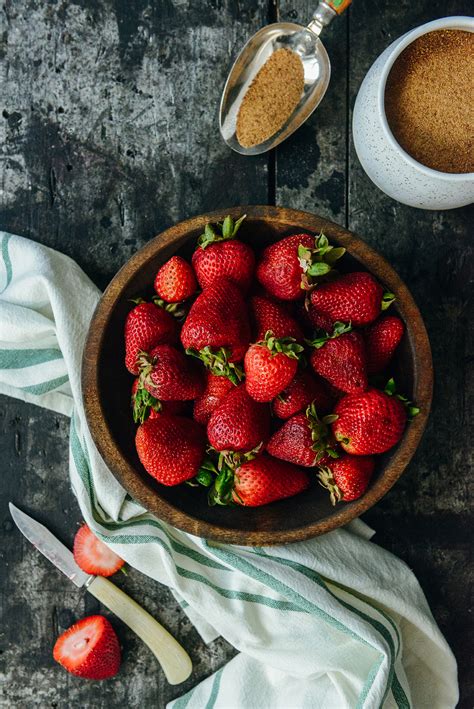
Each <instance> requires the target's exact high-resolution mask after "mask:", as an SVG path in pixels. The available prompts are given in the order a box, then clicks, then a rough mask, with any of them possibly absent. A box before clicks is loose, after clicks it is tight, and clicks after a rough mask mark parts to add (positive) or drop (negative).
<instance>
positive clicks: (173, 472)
mask: <svg viewBox="0 0 474 709" xmlns="http://www.w3.org/2000/svg"><path fill="white" fill-rule="evenodd" d="M135 444H136V447H137V453H138V457H139V458H140V461H141V463H142V465H143V467H144V468H145V470H146V471H147V472H148V473H150V475H152V476H153V477H154V478H156V479H157V480H158V482H160V483H162V484H163V485H178V484H179V483H182V482H184V481H185V480H190V479H191V478H193V477H194V476H195V475H196V473H197V472H198V469H199V466H200V464H201V461H202V459H203V457H204V453H205V450H206V436H205V432H204V429H203V428H202V426H200V425H199V424H198V423H196V421H193V420H192V419H188V418H184V417H183V416H172V415H171V414H162V415H161V416H158V418H156V419H148V420H147V421H145V423H142V424H141V426H139V427H138V430H137V435H136V438H135Z"/></svg>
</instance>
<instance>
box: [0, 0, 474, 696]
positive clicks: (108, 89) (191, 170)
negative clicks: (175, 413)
mask: <svg viewBox="0 0 474 709" xmlns="http://www.w3.org/2000/svg"><path fill="white" fill-rule="evenodd" d="M314 4H315V3H311V2H307V1H305V0H280V2H277V0H273V1H272V0H270V2H269V1H268V0H259V1H255V0H155V1H154V2H151V0H130V1H129V2H128V1H127V0H76V1H75V2H73V1H72V0H49V1H46V0H6V3H5V10H4V12H5V17H6V24H5V32H4V35H3V48H2V56H3V58H4V62H5V66H6V82H5V83H3V87H2V99H3V106H2V111H3V117H2V118H0V120H1V122H2V125H1V127H2V131H5V139H4V141H2V143H3V146H2V147H3V152H4V163H3V167H2V185H1V186H2V193H1V195H2V196H1V198H0V199H1V226H2V228H4V229H6V230H8V231H11V232H14V233H17V234H22V235H25V236H29V237H31V238H32V239H34V240H37V241H40V242H42V243H44V244H47V245H49V246H52V247H54V248H56V249H59V250H60V251H63V252H65V253H67V254H69V255H70V256H72V257H73V258H74V259H76V260H77V261H78V263H79V264H80V265H81V266H82V267H83V269H84V270H85V271H86V273H87V274H88V275H89V276H90V277H91V278H92V279H93V280H94V281H95V282H96V283H97V284H98V285H99V286H100V287H104V286H105V285H106V284H107V282H108V281H109V279H110V278H111V277H112V276H113V275H114V273H115V272H116V271H117V269H118V268H119V267H120V266H121V265H122V264H123V263H124V261H126V260H127V259H128V258H129V256H131V254H133V253H134V252H135V251H136V249H138V248H139V247H140V246H142V245H143V244H144V243H145V242H146V241H147V240H148V239H150V238H151V237H152V236H154V235H155V234H157V233H158V232H160V231H161V230H162V229H164V228H165V227H168V226H169V225H171V224H173V223H174V222H176V221H178V220H180V219H183V218H185V217H189V216H191V215H193V214H198V213H201V212H205V211H207V210H212V209H215V208H218V207H225V206H231V205H239V204H266V203H268V204H275V203H276V204H279V205H284V206H288V207H295V208H301V209H306V210H309V211H314V212H317V213H319V214H321V215H323V216H325V217H328V218H329V219H332V220H334V221H336V222H338V223H340V224H342V225H344V226H346V227H348V228H349V229H352V230H354V231H356V232H358V233H359V234H360V235H361V236H362V237H363V238H365V239H366V240H367V242H369V243H370V244H371V245H372V246H375V247H376V248H377V249H378V250H379V251H380V252H381V253H383V254H384V255H385V256H386V257H387V258H388V259H389V260H390V261H391V262H392V263H393V265H394V266H395V268H396V269H397V270H398V271H399V273H400V274H401V276H402V277H403V278H404V279H405V280H406V281H407V283H408V284H409V286H410V288H411V290H412V292H413V294H414V296H415V298H416V300H417V302H418V304H419V306H420V309H421V311H422V313H423V315H424V317H425V320H426V324H427V327H428V330H429V334H430V337H431V342H432V347H433V355H434V363H435V373H436V388H435V399H434V405H433V412H432V416H431V420H430V425H429V428H428V431H427V433H426V435H425V437H424V440H423V443H422V445H421V447H420V449H419V451H418V453H417V455H416V457H415V459H414V460H413V462H412V463H411V465H410V467H409V469H408V470H407V472H406V474H405V475H404V477H403V478H402V480H401V481H400V482H399V483H398V484H397V485H396V487H395V488H394V489H393V490H392V492H391V493H390V494H388V495H387V496H386V498H385V499H384V500H383V501H382V502H381V503H380V504H379V505H378V506H377V507H376V508H375V509H374V510H373V511H371V513H370V514H367V515H366V517H365V519H366V521H367V522H368V523H369V524H371V525H373V527H374V528H375V529H376V530H377V536H376V537H375V540H376V541H377V542H378V543H379V544H382V545H383V546H385V547H386V548H389V549H391V550H392V551H393V552H394V553H396V554H397V555H398V556H400V557H401V558H403V559H404V560H405V561H406V562H407V563H408V564H409V566H410V567H412V568H413V569H414V571H415V573H416V574H417V576H418V578H419V579H420V582H421V584H422V586H423V588H424V590H425V592H426V594H427V596H428V600H429V602H430V604H431V608H432V610H433V613H434V616H435V618H436V620H437V621H438V623H439V625H440V626H441V628H442V630H443V632H444V633H445V634H446V637H447V639H448V641H449V642H450V643H451V645H452V647H453V650H454V652H455V654H456V656H457V658H458V661H459V666H460V680H461V687H462V692H463V701H462V705H463V706H466V707H468V706H469V707H470V706H472V704H473V699H474V694H473V690H474V685H473V679H472V672H469V659H470V657H472V656H473V654H474V653H473V651H472V650H473V649H472V647H471V648H469V646H468V636H467V626H468V623H469V618H470V616H469V582H470V568H469V565H468V564H469V531H470V529H472V526H471V527H470V526H469V521H470V517H469V509H470V508H469V482H468V474H469V470H468V457H469V452H471V453H472V440H473V431H472V421H473V404H472V401H473V399H472V391H473V379H472V328H471V330H469V315H470V312H471V311H470V309H469V307H470V306H469V297H470V295H472V290H471V291H469V276H470V272H471V273H472V263H473V261H472V251H471V242H470V241H469V235H468V227H469V220H470V219H471V223H472V216H473V214H472V211H470V210H469V209H461V210H455V211H450V212H423V211H420V210H415V209H410V208H408V207H404V206H402V205H400V204H398V203H396V202H394V201H393V200H391V199H389V198H388V197H386V196H385V195H384V194H382V193H381V192H380V191H379V190H378V189H377V188H376V187H374V185H373V184H372V183H371V182H370V181H369V179H368V178H367V177H366V175H365V174H364V172H363V170H362V169H361V167H360V164H359V162H358V160H357V157H356V155H355V152H354V149H353V145H352V138H351V130H350V128H351V111H352V108H353V105H354V100H355V97H356V94H357V90H358V87H359V85H360V82H361V81H362V78H363V77H364V75H365V73H366V71H367V70H368V68H369V66H370V65H371V63H372V62H373V60H374V59H375V58H376V57H377V55H378V54H380V52H381V51H382V50H383V49H384V48H385V47H386V46H387V45H388V44H389V43H390V42H391V41H392V40H393V39H395V38H396V37H398V36H399V35H401V34H403V33H404V32H406V31H407V30H408V29H410V28H412V27H415V26H416V25H419V24H421V23H423V22H426V21H428V20H431V19H434V18H437V17H440V16H443V15H455V14H468V13H469V11H470V10H471V11H472V3H471V2H470V1H469V0H447V1H446V0H444V2H441V0H436V1H434V0H420V2H417V3H413V2H408V0H401V1H400V2H396V3H395V2H392V1H391V0H382V1H381V2H378V3H374V2H372V1H371V0H354V4H353V6H352V8H351V9H350V11H349V12H348V13H347V14H346V15H345V16H344V17H343V18H341V19H340V20H338V21H337V22H334V24H333V25H332V27H331V28H330V29H329V30H328V31H327V34H326V35H325V38H324V42H325V44H326V45H327V49H328V52H329V55H330V57H331V62H332V80H331V85H330V88H329V91H328V93H327V96H326V98H325V99H324V102H323V103H322V105H321V107H320V109H319V110H318V111H317V112H316V114H315V115H314V116H313V117H312V119H311V120H310V121H309V122H308V124H307V125H306V126H304V127H303V128H302V129H301V130H300V131H299V132H298V133H297V134H296V135H295V136H293V137H292V138H291V139H289V140H288V141H287V142H286V143H285V144H284V145H283V146H282V147H281V148H279V149H278V150H277V152H276V153H273V154H270V155H263V156H260V157H257V158H252V159H249V158H243V157H241V156H238V155H236V154H235V153H232V152H231V151H229V150H228V149H227V148H226V146H225V145H224V144H223V143H222V141H221V140H220V138H219V133H218V127H217V107H218V101H219V95H220V92H221V89H222V85H223V82H224V79H225V76H226V72H227V70H228V68H229V65H230V62H231V59H232V57H234V56H235V54H236V52H237V51H238V49H239V47H240V46H241V45H242V43H243V41H245V40H246V38H247V37H248V36H249V35H250V34H251V33H252V32H254V31H255V30H257V29H258V28H259V27H261V26H262V25H263V24H265V23H267V22H269V21H274V20H275V18H276V17H277V16H278V15H279V17H280V18H281V19H283V20H292V21H301V22H303V23H304V22H305V21H307V20H308V19H309V17H310V14H311V11H312V10H313V9H314ZM466 100H467V97H466ZM471 302H472V301H471ZM471 307H472V306H471ZM471 322H472V320H471ZM0 426H1V433H2V436H1V438H0V446H1V448H0V452H1V462H2V474H1V477H0V486H1V488H0V489H1V510H0V514H1V517H0V522H1V527H0V529H1V532H0V533H1V552H0V553H1V560H2V567H1V568H2V570H1V573H0V589H1V601H2V614H3V618H2V621H1V626H0V682H1V699H0V704H1V705H2V706H9V707H10V706H16V707H29V706H32V705H36V706H45V707H46V706H51V707H65V708H66V707H68V708H69V707H99V706H100V707H113V706H129V707H138V706H143V707H151V706H156V707H163V706H164V705H165V703H166V702H167V701H169V700H170V699H171V698H173V697H176V696H179V695H180V694H181V693H183V690H186V689H188V688H189V687H191V686H192V685H193V684H195V683H197V682H198V681H199V680H201V679H202V678H204V677H206V676H207V675H208V674H209V673H211V672H213V671H214V670H215V669H216V668H218V667H219V666H220V665H222V664H223V663H224V662H225V661H226V659H228V658H229V657H230V656H231V655H232V654H233V650H232V648H231V647H230V646H229V645H228V644H227V643H226V642H224V641H217V642H216V643H213V644H212V645H211V646H209V647H206V646H205V645H204V644H203V643H202V642H201V641H200V639H199V637H198V635H197V633H196V632H195V631H194V629H193V628H192V627H191V625H190V623H189V622H188V620H187V619H186V617H185V616H184V614H183V613H182V611H181V610H180V609H179V607H178V606H177V604H176V603H175V602H174V600H173V599H172V597H171V595H170V593H169V592H168V591H167V589H166V588H165V587H161V586H159V585H158V584H156V583H155V582H153V581H151V580H150V579H148V578H146V577H144V576H142V575H141V574H139V573H138V572H135V571H133V570H130V572H129V575H128V576H127V577H126V578H125V577H124V578H122V577H121V576H120V574H119V577H118V578H117V583H118V584H119V585H121V586H122V587H124V588H125V589H126V590H127V592H129V593H130V595H132V596H133V597H135V598H136V599H137V600H139V601H140V603H142V604H143V605H144V606H145V607H146V608H147V609H148V610H149V611H151V612H152V613H153V614H154V615H156V617H157V618H159V619H160V620H161V621H162V622H163V624H164V625H165V626H166V627H167V628H169V629H170V631H171V632H172V633H173V634H175V635H176V636H177V637H178V638H179V639H180V640H181V641H182V642H183V644H184V645H185V647H186V648H187V649H188V650H189V652H190V654H191V656H192V658H193V661H194V663H195V671H194V673H193V675H192V677H191V679H190V680H188V681H187V682H186V683H185V685H183V686H182V687H179V688H176V687H170V686H168V685H167V683H166V681H165V679H164V676H163V674H162V672H161V670H160V669H159V667H158V665H157V663H156V661H155V660H154V658H153V657H152V655H151V653H150V652H149V651H148V650H147V649H146V648H145V646H144V645H143V644H141V643H140V642H139V641H138V640H137V639H136V638H135V637H134V636H133V635H132V634H131V633H130V632H129V631H128V630H127V629H126V628H125V627H124V626H123V625H121V624H120V623H119V622H118V621H115V622H114V624H115V626H116V627H117V629H118V633H119V636H120V640H121V642H122V644H123V647H124V653H123V654H124V663H123V667H122V670H121V672H120V674H119V675H118V677H117V678H116V679H114V680H111V681H108V682H103V683H98V682H96V683H88V682H84V681H81V680H78V679H76V678H73V677H72V676H70V675H68V674H67V673H66V672H64V671H63V670H62V669H61V668H60V667H59V666H58V665H56V664H55V663H54V661H53V659H52V655H51V648H52V645H53V642H54V639H55V638H56V636H57V635H58V633H59V632H61V631H62V630H63V629H65V628H66V627H68V626H69V625H70V624H71V623H72V622H73V621H74V620H75V619H76V618H78V617H80V616H83V615H84V614H90V613H94V612H97V611H99V610H100V607H99V605H98V603H97V602H96V601H95V600H94V599H93V598H92V597H89V596H88V595H87V594H81V593H77V592H76V591H75V589H74V587H72V586H71V585H70V584H69V583H68V582H67V581H66V580H65V579H63V578H62V577H61V576H60V574H58V573H56V572H54V571H53V570H52V568H51V567H50V565H49V564H48V562H46V561H45V560H44V559H43V558H42V557H41V556H40V555H39V554H38V553H37V552H35V550H34V549H32V548H31V547H30V545H29V544H28V543H26V542H24V541H23V539H22V538H21V537H20V534H19V533H18V532H17V530H16V529H15V528H14V527H13V524H12V522H11V520H10V517H9V514H8V510H7V502H8V500H10V499H11V500H13V501H15V502H16V503H17V504H19V505H20V506H23V507H25V508H26V509H29V510H30V511H34V512H35V514H36V515H37V516H38V517H39V518H41V519H42V520H43V521H47V522H48V524H49V525H50V527H51V528H52V529H53V530H54V531H55V532H56V533H57V534H58V536H60V538H61V539H63V540H64V541H65V542H66V543H71V541H72V538H73V535H74V532H75V530H76V528H77V524H78V522H79V521H80V512H79V509H78V507H77V504H76V502H75V499H74V497H73V494H72V492H71V490H70V487H69V482H68V462H67V441H68V421H67V420H66V419H65V418H62V417H60V416H56V415H54V414H51V413H48V412H47V411H44V410H42V409H39V408H36V407H34V406H29V405H25V404H22V403H19V402H17V401H14V400H11V399H7V398H3V399H1V403H0ZM469 427H470V430H469ZM426 660H427V662H429V658H426Z"/></svg>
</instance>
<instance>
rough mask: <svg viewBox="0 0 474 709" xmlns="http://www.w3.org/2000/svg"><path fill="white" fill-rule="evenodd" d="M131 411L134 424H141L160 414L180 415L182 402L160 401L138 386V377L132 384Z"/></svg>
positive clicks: (184, 405) (182, 409) (182, 406)
mask: <svg viewBox="0 0 474 709" xmlns="http://www.w3.org/2000/svg"><path fill="white" fill-rule="evenodd" d="M131 403H132V411H133V420H134V421H135V423H143V422H144V421H145V419H147V418H151V419H153V418H156V417H157V416H159V415H160V413H162V414H177V415H179V414H182V413H184V410H185V407H186V404H185V403H184V401H160V400H159V399H156V398H155V397H154V396H152V395H151V394H150V392H149V391H147V390H146V389H145V388H144V387H142V386H141V385H140V377H137V378H136V379H135V381H134V382H133V384H132V401H131Z"/></svg>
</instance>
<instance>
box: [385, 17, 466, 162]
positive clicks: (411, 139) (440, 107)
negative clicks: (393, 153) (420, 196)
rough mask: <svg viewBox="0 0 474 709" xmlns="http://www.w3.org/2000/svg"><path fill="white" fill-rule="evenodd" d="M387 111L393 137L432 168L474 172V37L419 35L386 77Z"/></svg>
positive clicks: (461, 32) (448, 32) (437, 33)
mask: <svg viewBox="0 0 474 709" xmlns="http://www.w3.org/2000/svg"><path fill="white" fill-rule="evenodd" d="M385 112H386V116H387V120H388V123H389V126H390V128H391V130H392V133H393V135H394V136H395V139H396V140H397V141H398V143H399V144H400V145H401V147H402V148H403V149H404V150H406V152H407V153H409V154H410V155H411V156H412V157H413V158H415V160H417V161H418V162H420V163H422V164H423V165H426V166H427V167H431V168H433V169H434V170H439V171H441V172H451V173H465V172H474V33H472V32H465V31H464V30H437V31H435V32H429V33H428V34H425V35H422V36H421V37H418V39H416V40H415V41H414V42H412V44H410V45H409V46H408V47H407V48H406V49H405V50H404V51H403V52H402V53H401V54H400V56H399V57H398V59H397V60H396V62H395V64H394V65H393V67H392V70H391V72H390V74H389V77H388V79H387V86H386V89H385Z"/></svg>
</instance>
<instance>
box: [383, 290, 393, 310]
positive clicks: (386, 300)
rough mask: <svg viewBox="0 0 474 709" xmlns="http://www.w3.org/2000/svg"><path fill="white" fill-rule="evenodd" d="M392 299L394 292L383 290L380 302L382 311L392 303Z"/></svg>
mask: <svg viewBox="0 0 474 709" xmlns="http://www.w3.org/2000/svg"><path fill="white" fill-rule="evenodd" d="M394 300H396V295H395V293H390V292H389V291H385V293H384V294H383V296H382V302H381V304H380V309H381V310H382V311H384V310H387V308H389V307H390V306H391V305H392V303H393V301H394Z"/></svg>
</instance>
